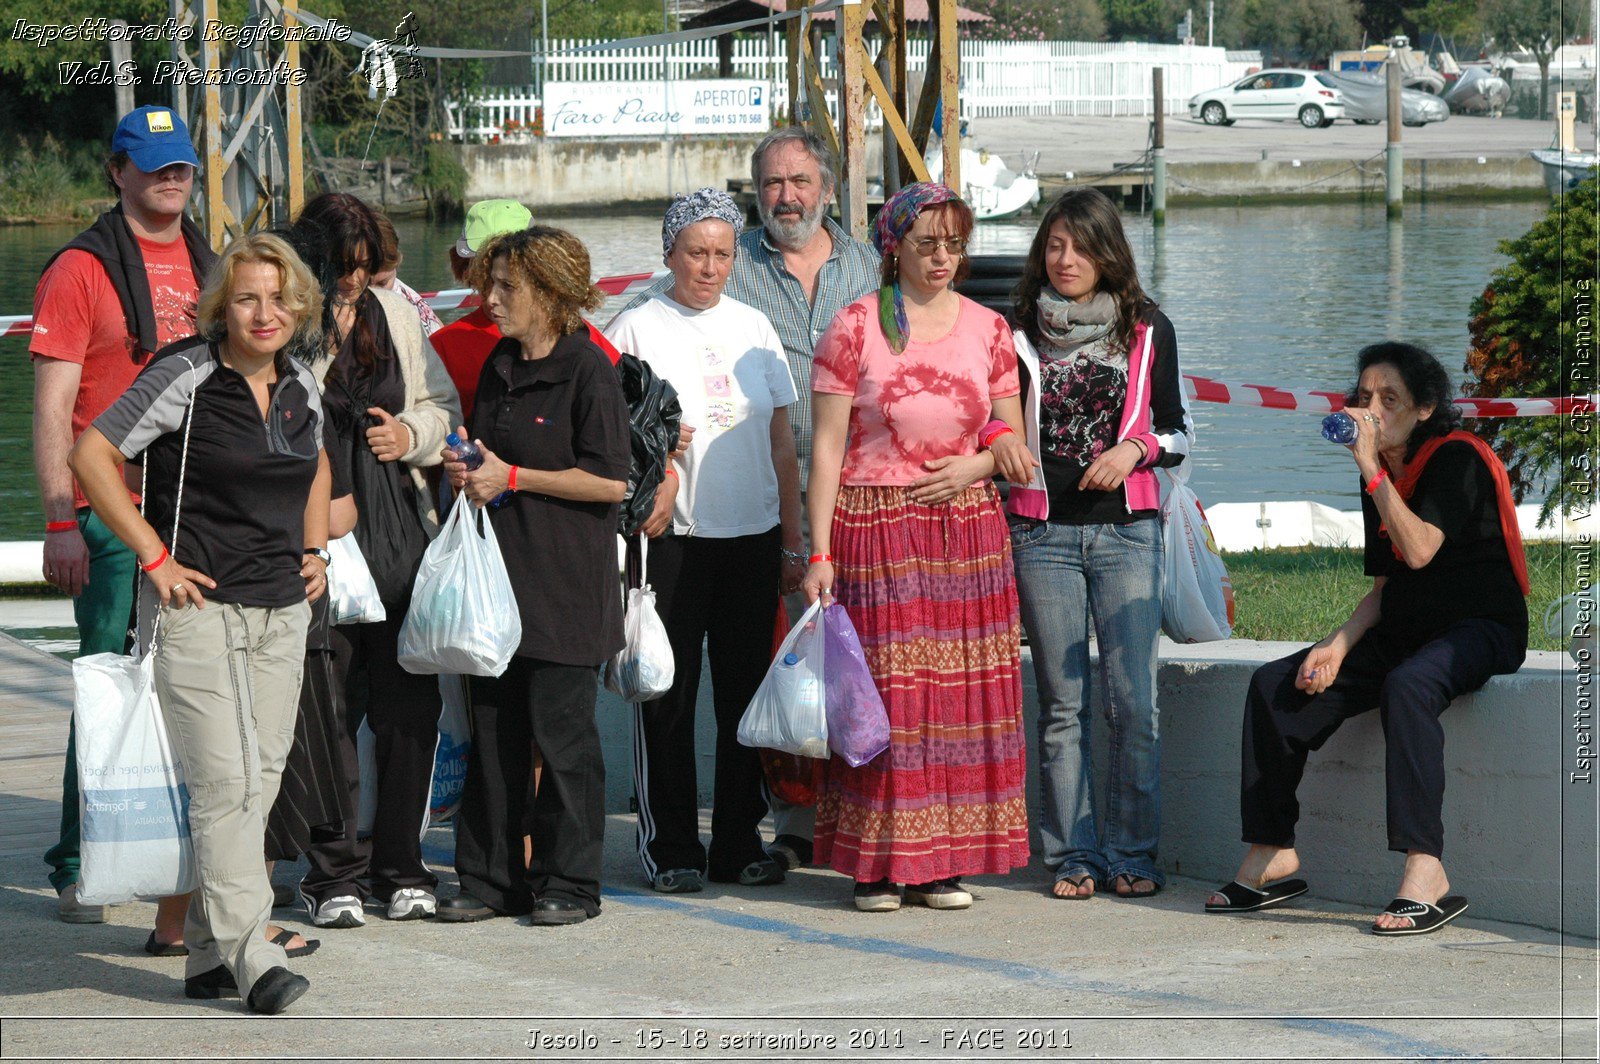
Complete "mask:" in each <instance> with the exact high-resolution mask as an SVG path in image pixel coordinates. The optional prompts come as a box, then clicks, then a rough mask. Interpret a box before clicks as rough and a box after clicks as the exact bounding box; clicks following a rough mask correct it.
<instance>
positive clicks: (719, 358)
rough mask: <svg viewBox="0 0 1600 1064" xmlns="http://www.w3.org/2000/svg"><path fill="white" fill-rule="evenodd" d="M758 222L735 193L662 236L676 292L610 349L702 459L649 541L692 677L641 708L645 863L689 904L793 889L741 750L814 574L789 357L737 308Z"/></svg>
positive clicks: (658, 300)
mask: <svg viewBox="0 0 1600 1064" xmlns="http://www.w3.org/2000/svg"><path fill="white" fill-rule="evenodd" d="M742 222H743V218H742V216H741V214H740V211H739V208H738V207H737V205H735V204H734V202H733V200H732V198H731V197H729V196H728V194H727V193H725V192H718V191H716V190H715V189H709V188H702V189H700V190H699V191H697V192H692V193H689V194H688V195H684V196H679V197H678V198H677V199H675V200H674V201H673V202H672V205H671V206H670V207H669V208H668V209H667V214H666V217H665V218H664V219H663V221H662V225H661V250H662V254H663V256H664V257H665V259H666V264H667V267H668V268H669V269H670V270H671V271H672V276H673V285H672V289H671V291H670V292H667V293H662V294H659V295H656V296H655V297H653V298H652V299H651V300H650V301H649V302H647V303H643V304H641V305H640V306H637V307H635V308H633V309H632V310H628V311H624V312H623V313H622V314H620V315H618V316H617V318H616V319H615V320H613V321H612V323H611V325H610V326H609V327H608V328H607V329H606V336H607V338H608V339H610V340H611V342H612V343H613V344H615V345H616V347H617V348H618V349H619V350H622V351H627V352H629V353H631V354H633V355H635V356H637V357H638V358H640V359H642V360H644V361H645V362H648V363H649V364H650V366H651V368H653V369H654V370H655V371H656V372H657V373H658V374H660V375H661V376H662V377H664V378H665V379H666V380H667V381H668V382H669V383H670V384H671V385H672V386H673V387H674V388H676V389H677V392H678V401H679V402H680V403H681V404H682V407H683V424H684V425H685V426H690V427H692V428H693V430H694V431H693V435H692V438H691V439H690V441H689V444H688V446H687V447H686V448H685V449H683V450H682V451H680V452H679V453H678V454H677V455H676V456H675V458H674V459H673V461H672V463H671V464H670V465H669V467H668V469H667V473H668V475H667V477H666V480H665V482H664V483H663V484H662V487H661V489H660V490H659V491H658V492H657V493H656V508H655V511H654V512H653V513H652V514H651V516H650V518H649V519H648V520H647V521H646V522H645V524H644V527H643V532H644V533H645V535H647V536H649V537H651V538H653V539H654V542H653V543H651V544H650V545H649V552H648V559H647V560H648V570H647V577H648V580H649V583H650V585H651V586H652V587H653V588H654V589H655V592H656V604H657V608H658V610H659V612H660V615H661V618H662V621H663V623H664V624H665V625H666V628H667V635H668V637H669V638H670V639H671V641H672V653H673V657H674V659H675V661H676V665H677V669H676V675H675V678H674V682H673V686H672V690H670V691H669V692H667V694H666V695H665V696H664V697H662V698H660V699H658V700H657V701H655V702H652V703H649V704H647V705H643V706H639V707H636V709H635V718H634V749H635V757H634V774H635V779H634V785H635V792H636V793H637V794H638V798H639V831H638V838H639V860H640V862H641V863H642V864H643V866H644V872H645V876H646V877H647V878H648V879H649V881H650V885H651V886H652V887H654V888H655V889H656V890H659V891H662V892H664V893H669V894H676V893H685V892H689V891H697V890H700V889H702V888H703V886H704V884H705V877H706V876H707V875H708V874H709V876H710V877H711V879H712V880H713V881H715V882H719V883H739V884H742V885H744V886H764V885H767V884H771V883H779V882H782V880H783V869H782V866H781V865H779V864H778V863H777V862H775V861H773V860H772V859H770V858H769V857H767V855H766V853H765V852H764V851H763V849H762V845H761V836H760V832H759V829H758V825H759V824H760V822H761V818H762V817H763V816H765V815H766V809H767V807H766V801H765V800H764V799H763V798H762V795H761V763H760V759H759V758H758V756H757V754H756V752H755V751H754V750H752V749H750V748H749V747H745V746H740V745H739V743H738V741H737V739H736V737H735V732H736V731H737V729H738V725H739V717H740V716H741V715H742V714H743V712H744V709H745V706H747V705H748V704H749V702H750V699H751V698H752V697H753V696H754V695H755V692H756V688H757V687H759V686H760V684H761V678H762V676H763V674H764V673H765V672H766V666H767V659H768V658H769V657H770V656H771V639H772V625H773V618H774V616H775V615H776V613H777V610H778V598H779V595H780V594H781V593H786V592H789V591H792V590H794V588H795V587H797V586H798V585H799V582H800V578H801V577H802V576H804V575H805V566H804V561H805V559H804V557H803V556H802V555H801V553H800V546H801V539H800V470H799V466H798V463H797V462H796V459H795V445H794V434H793V432H792V431H791V429H790V427H789V415H788V410H787V408H788V406H789V404H790V403H793V402H794V401H795V398H796V396H795V392H794V385H793V383H792V382H791V380H790V377H789V366H788V362H787V361H786V359H785V358H784V353H783V344H782V342H781V341H780V340H779V339H778V335H777V333H776V332H775V331H774V330H773V328H772V324H771V322H769V321H767V319H766V318H765V317H764V316H763V315H762V314H761V312H760V311H758V310H756V309H755V308H753V307H750V306H747V305H746V304H744V303H740V302H739V301H738V300H735V299H730V298H729V297H727V296H725V295H723V294H722V289H723V287H724V286H725V285H726V284H727V282H728V273H729V271H730V270H731V269H732V268H733V257H734V254H735V250H736V241H737V239H738V236H739V230H740V228H741V227H742ZM708 641H709V656H710V661H711V673H712V687H713V692H714V694H713V703H714V706H715V710H716V715H717V763H716V781H715V784H714V789H713V798H712V815H711V846H710V849H709V852H708V850H707V848H706V847H705V846H703V845H702V844H701V842H700V831H699V802H698V800H697V794H698V789H697V786H696V783H695V751H694V711H695V698H696V695H697V693H698V692H699V689H700V656H701V650H702V647H703V646H705V645H706V644H707V642H708Z"/></svg>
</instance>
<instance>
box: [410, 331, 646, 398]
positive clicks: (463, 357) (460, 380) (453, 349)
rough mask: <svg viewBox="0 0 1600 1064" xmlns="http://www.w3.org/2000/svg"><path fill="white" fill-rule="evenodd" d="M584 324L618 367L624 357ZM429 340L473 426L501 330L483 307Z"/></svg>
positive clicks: (598, 332)
mask: <svg viewBox="0 0 1600 1064" xmlns="http://www.w3.org/2000/svg"><path fill="white" fill-rule="evenodd" d="M584 324H585V325H588V326H589V339H590V340H591V341H592V342H593V343H594V345H595V346H596V347H598V348H600V350H602V351H604V352H605V353H606V357H607V358H609V359H611V364H612V365H613V366H615V365H616V364H617V362H618V360H620V359H621V358H622V355H621V354H619V353H618V352H617V349H616V348H615V347H612V346H611V341H610V340H607V339H606V338H605V336H604V335H603V334H602V333H601V332H600V330H599V329H596V328H595V327H594V325H593V324H592V323H590V322H584ZM428 339H429V340H430V341H431V342H432V343H433V349H434V350H435V351H436V352H438V354H439V361H441V362H443V363H444V368H445V370H446V371H448V372H449V374H450V380H451V382H452V383H453V384H455V386H456V394H457V395H459V396H461V423H462V424H463V425H470V424H472V405H473V403H474V402H475V401H476V400H477V397H478V378H479V377H481V376H482V375H483V364H484V363H485V362H487V361H489V352H491V351H493V350H494V345H495V344H497V343H499V342H500V340H501V339H502V337H501V336H500V326H498V325H496V324H495V323H494V322H493V321H491V320H490V318H489V315H488V314H486V313H485V312H484V310H483V308H482V307H477V308H475V309H474V310H473V311H472V313H470V314H468V315H467V316H466V317H464V318H460V319H458V320H456V321H453V322H451V323H450V324H449V325H446V326H445V327H444V328H442V329H440V330H439V331H438V332H436V333H434V334H433V335H432V336H430V337H428Z"/></svg>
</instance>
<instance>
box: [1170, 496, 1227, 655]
mask: <svg viewBox="0 0 1600 1064" xmlns="http://www.w3.org/2000/svg"><path fill="white" fill-rule="evenodd" d="M1178 468H1179V469H1184V468H1186V467H1185V466H1179V467H1178ZM1157 475H1158V476H1160V477H1161V479H1162V484H1161V487H1162V491H1161V534H1162V541H1163V549H1164V550H1165V553H1166V557H1165V566H1164V569H1165V572H1164V574H1163V576H1162V583H1161V630H1162V631H1163V632H1166V633H1167V636H1168V637H1169V638H1170V639H1171V640H1172V641H1173V642H1175V643H1209V642H1212V641H1213V640H1217V639H1227V638H1228V637H1229V636H1230V635H1232V634H1233V582H1232V581H1231V580H1229V579H1228V567H1227V566H1226V565H1224V564H1223V563H1222V554H1221V552H1220V551H1218V550H1217V540H1216V537H1215V536H1213V535H1212V534H1211V524H1210V523H1209V522H1208V521H1207V520H1206V512H1205V510H1204V509H1203V508H1202V507H1201V506H1200V499H1199V498H1198V497H1197V496H1196V495H1195V493H1194V491H1193V489H1191V488H1190V487H1189V484H1188V479H1189V477H1188V474H1187V472H1184V473H1173V472H1171V471H1169V470H1166V469H1160V470H1157Z"/></svg>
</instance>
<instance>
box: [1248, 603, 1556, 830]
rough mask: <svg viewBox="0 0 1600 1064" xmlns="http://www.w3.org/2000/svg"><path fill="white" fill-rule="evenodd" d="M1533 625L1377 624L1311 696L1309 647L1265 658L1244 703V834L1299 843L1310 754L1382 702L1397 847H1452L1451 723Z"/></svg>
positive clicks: (1522, 645) (1516, 657)
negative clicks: (1301, 794)
mask: <svg viewBox="0 0 1600 1064" xmlns="http://www.w3.org/2000/svg"><path fill="white" fill-rule="evenodd" d="M1526 651H1527V633H1526V632H1525V631H1524V632H1514V631H1512V630H1511V629H1510V628H1508V627H1506V626H1505V625H1503V624H1500V623H1498V622H1496V621H1489V620H1482V619H1475V620H1467V621H1461V622H1459V623H1457V624H1455V625H1452V626H1451V627H1449V628H1447V629H1446V630H1445V631H1444V632H1442V633H1441V634H1439V635H1438V636H1437V637H1436V638H1434V639H1432V640H1430V641H1428V642H1426V643H1424V644H1422V645H1421V646H1420V647H1407V646H1405V645H1404V644H1403V643H1401V642H1400V641H1397V640H1395V639H1394V638H1392V637H1388V636H1384V635H1380V634H1379V633H1377V632H1368V633H1367V634H1366V635H1365V636H1364V637H1363V638H1362V639H1361V641H1360V642H1359V643H1357V644H1356V645H1355V646H1354V647H1353V648H1351V651H1350V653H1349V655H1347V656H1346V658H1345V660H1344V663H1343V665H1341V666H1340V668H1339V674H1338V676H1337V677H1336V678H1335V679H1334V681H1333V685H1332V686H1330V687H1329V688H1328V689H1327V690H1326V691H1323V692H1322V693H1321V694H1318V695H1315V696H1312V695H1307V694H1306V693H1305V692H1304V691H1301V690H1299V689H1297V688H1296V687H1295V686H1294V681H1295V677H1296V676H1297V675H1298V673H1299V670H1300V665H1301V663H1302V662H1303V661H1305V659H1306V656H1307V655H1308V654H1309V653H1310V652H1311V649H1310V648H1309V647H1307V648H1306V649H1305V650H1302V651H1299V652H1298V653H1295V654H1291V655H1290V656H1289V657H1286V658H1281V659H1279V660H1278V661H1274V662H1271V663H1270V664H1267V665H1263V666H1261V668H1259V669H1257V670H1256V672H1255V675H1254V676H1253V677H1251V679H1250V691H1249V695H1248V696H1247V698H1246V702H1245V718H1244V742H1243V755H1244V756H1243V766H1242V786H1241V789H1240V795H1239V810H1240V818H1241V820H1242V821H1243V824H1244V841H1245V842H1247V843H1251V844H1258V843H1259V844H1261V845H1266V846H1292V845H1294V828H1295V823H1296V822H1297V821H1298V820H1299V819H1300V803H1299V801H1298V800H1297V799H1296V798H1295V791H1296V790H1297V789H1298V788H1299V786H1300V778H1301V776H1302V775H1303V774H1304V772H1305V767H1306V756H1307V754H1309V753H1310V752H1311V751H1312V750H1317V749H1320V748H1321V746H1322V744H1323V743H1325V742H1327V741H1328V739H1329V738H1330V737H1331V736H1332V735H1333V733H1334V732H1335V731H1337V730H1338V729H1339V725H1341V724H1343V723H1344V722H1345V721H1347V720H1349V719H1350V718H1351V717H1354V716H1357V715H1359V714H1362V713H1366V712H1368V711H1370V710H1372V709H1377V710H1378V712H1379V713H1380V714H1381V717H1382V721H1383V737H1384V744H1385V755H1386V756H1385V777H1384V779H1385V790H1386V793H1387V804H1388V821H1389V849H1391V850H1398V851H1400V852H1402V853H1404V852H1407V851H1410V850H1417V851H1420V852H1422V853H1426V854H1431V855H1433V856H1434V857H1442V856H1443V855H1444V820H1443V815H1442V811H1443V807H1444V727H1443V725H1442V724H1441V723H1440V720H1439V718H1440V716H1441V715H1442V714H1443V713H1444V711H1445V709H1446V708H1447V707H1448V706H1449V705H1450V702H1451V700H1453V699H1454V698H1456V697H1457V696H1458V695H1463V694H1467V693H1469V692H1471V691H1476V690H1477V689H1478V688H1480V687H1482V686H1483V685H1484V684H1485V683H1486V682H1487V681H1488V679H1489V677H1491V676H1496V675H1499V674H1502V673H1511V672H1516V671H1517V669H1518V668H1519V667H1520V666H1521V665H1522V659H1523V657H1524V656H1525V654H1526Z"/></svg>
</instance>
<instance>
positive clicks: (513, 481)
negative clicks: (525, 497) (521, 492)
mask: <svg viewBox="0 0 1600 1064" xmlns="http://www.w3.org/2000/svg"><path fill="white" fill-rule="evenodd" d="M506 487H507V488H508V489H510V490H511V491H516V490H517V467H516V466H512V467H511V475H510V476H508V477H506Z"/></svg>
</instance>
